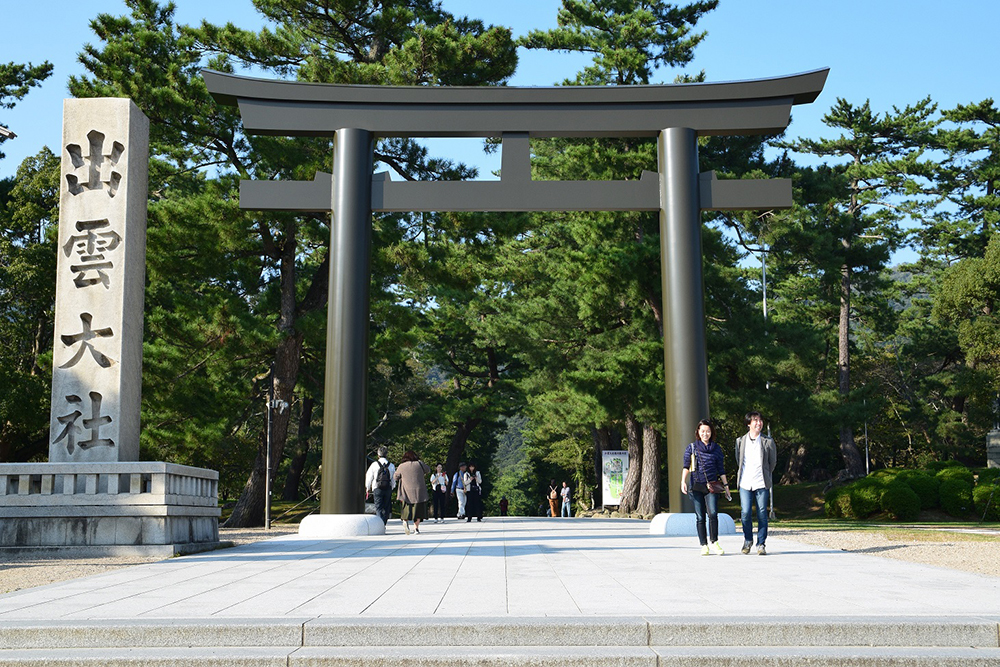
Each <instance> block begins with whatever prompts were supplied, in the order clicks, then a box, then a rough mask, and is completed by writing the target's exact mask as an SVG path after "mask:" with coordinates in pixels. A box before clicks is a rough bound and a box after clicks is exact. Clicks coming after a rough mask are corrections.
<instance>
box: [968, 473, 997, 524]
mask: <svg viewBox="0 0 1000 667" xmlns="http://www.w3.org/2000/svg"><path fill="white" fill-rule="evenodd" d="M995 481H1000V480H995ZM991 494H992V498H991V497H990V496H991ZM972 502H973V504H974V505H975V507H976V517H977V518H979V519H980V520H983V521H1000V484H997V483H987V484H984V483H983V482H982V481H980V482H979V484H976V488H974V489H973V490H972ZM987 503H989V507H988V508H987Z"/></svg>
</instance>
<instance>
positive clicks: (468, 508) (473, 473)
mask: <svg viewBox="0 0 1000 667" xmlns="http://www.w3.org/2000/svg"><path fill="white" fill-rule="evenodd" d="M462 481H463V482H464V484H465V496H466V503H465V521H466V522H467V523H468V522H470V521H472V517H476V521H482V520H483V476H482V475H480V474H479V471H478V470H476V464H475V463H469V465H468V467H467V468H466V470H465V475H464V476H463V478H462Z"/></svg>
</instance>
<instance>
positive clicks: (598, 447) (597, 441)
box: [590, 427, 611, 509]
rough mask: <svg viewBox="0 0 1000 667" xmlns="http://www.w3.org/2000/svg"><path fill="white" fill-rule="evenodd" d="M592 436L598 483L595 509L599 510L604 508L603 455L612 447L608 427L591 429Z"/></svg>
mask: <svg viewBox="0 0 1000 667" xmlns="http://www.w3.org/2000/svg"><path fill="white" fill-rule="evenodd" d="M590 435H591V437H592V438H593V439H594V472H595V477H596V483H595V484H594V509H597V508H598V507H604V456H603V453H604V452H605V451H607V450H608V449H611V446H610V443H609V440H610V438H609V431H608V429H607V427H602V428H591V429H590Z"/></svg>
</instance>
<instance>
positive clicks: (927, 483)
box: [903, 470, 941, 510]
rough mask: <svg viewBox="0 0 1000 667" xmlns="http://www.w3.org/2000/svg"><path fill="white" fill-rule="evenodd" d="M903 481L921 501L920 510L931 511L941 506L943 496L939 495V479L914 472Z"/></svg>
mask: <svg viewBox="0 0 1000 667" xmlns="http://www.w3.org/2000/svg"><path fill="white" fill-rule="evenodd" d="M903 481H904V482H906V484H907V485H908V486H909V487H910V488H911V489H913V492H914V493H916V494H917V497H918V498H919V499H920V509H923V510H930V509H934V508H935V507H938V506H939V505H940V504H941V496H940V495H939V493H938V489H940V488H941V480H939V479H938V478H937V477H934V476H931V475H928V474H927V473H925V472H921V471H917V470H914V471H912V474H910V475H906V476H905V477H904V478H903Z"/></svg>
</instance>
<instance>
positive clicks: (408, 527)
mask: <svg viewBox="0 0 1000 667" xmlns="http://www.w3.org/2000/svg"><path fill="white" fill-rule="evenodd" d="M403 530H405V531H406V534H407V535H409V534H410V522H409V521H404V522H403Z"/></svg>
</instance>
